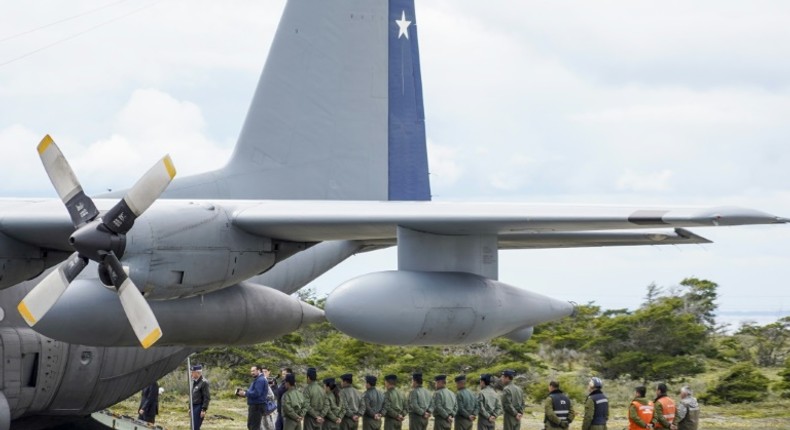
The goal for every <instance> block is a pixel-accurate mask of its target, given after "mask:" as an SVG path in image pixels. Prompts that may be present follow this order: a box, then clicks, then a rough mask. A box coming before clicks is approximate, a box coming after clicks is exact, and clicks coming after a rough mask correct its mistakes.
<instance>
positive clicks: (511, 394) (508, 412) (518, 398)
mask: <svg viewBox="0 0 790 430" xmlns="http://www.w3.org/2000/svg"><path fill="white" fill-rule="evenodd" d="M502 410H504V411H505V423H504V424H505V425H504V426H503V429H504V430H519V429H520V428H521V419H519V418H518V417H517V416H518V415H520V414H523V413H524V393H523V392H522V391H521V388H519V387H517V386H516V384H514V383H513V382H510V383H509V384H507V385H506V386H505V389H504V390H503V391H502Z"/></svg>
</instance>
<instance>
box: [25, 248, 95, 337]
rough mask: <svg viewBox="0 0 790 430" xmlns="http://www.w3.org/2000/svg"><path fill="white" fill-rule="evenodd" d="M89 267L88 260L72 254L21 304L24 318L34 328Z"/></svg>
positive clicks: (31, 291) (28, 294)
mask: <svg viewBox="0 0 790 430" xmlns="http://www.w3.org/2000/svg"><path fill="white" fill-rule="evenodd" d="M87 265H88V259H87V258H84V257H82V256H81V255H79V254H78V253H76V252H75V253H74V254H71V257H69V259H68V260H66V261H65V262H63V263H61V264H60V266H58V268H57V270H53V271H52V273H50V274H49V275H47V277H46V278H44V279H43V280H42V281H41V282H39V283H38V285H36V286H35V287H33V289H32V290H30V292H29V293H27V295H26V296H25V298H24V299H22V301H21V302H19V306H17V309H18V310H19V313H20V314H21V315H22V318H24V319H25V321H26V322H27V323H28V325H30V326H31V327H33V326H34V325H35V324H36V323H37V322H38V321H39V320H40V319H41V318H43V317H44V315H46V313H47V312H49V310H50V309H51V308H52V306H54V305H55V303H56V302H57V301H58V299H59V298H60V296H61V295H63V292H64V291H66V288H67V287H68V286H69V284H70V283H71V281H73V280H74V278H76V277H77V275H79V274H80V272H82V269H84V268H85V266H87Z"/></svg>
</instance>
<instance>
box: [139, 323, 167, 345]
mask: <svg viewBox="0 0 790 430" xmlns="http://www.w3.org/2000/svg"><path fill="white" fill-rule="evenodd" d="M161 337H162V330H161V329H160V328H159V327H157V328H155V329H153V330H152V331H151V333H148V335H147V336H146V337H144V338H143V340H141V341H140V344H141V345H143V349H148V348H150V347H151V345H153V344H154V343H156V341H157V340H159V339H160V338H161Z"/></svg>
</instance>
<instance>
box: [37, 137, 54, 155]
mask: <svg viewBox="0 0 790 430" xmlns="http://www.w3.org/2000/svg"><path fill="white" fill-rule="evenodd" d="M53 143H55V141H54V140H52V138H51V137H50V136H49V135H46V136H44V138H43V139H41V142H39V144H38V153H39V154H43V153H44V151H46V150H47V148H49V145H52V144H53Z"/></svg>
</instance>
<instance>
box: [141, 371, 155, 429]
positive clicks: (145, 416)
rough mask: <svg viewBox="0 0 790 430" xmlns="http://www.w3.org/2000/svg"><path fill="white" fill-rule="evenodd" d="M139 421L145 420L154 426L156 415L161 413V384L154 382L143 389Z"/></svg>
mask: <svg viewBox="0 0 790 430" xmlns="http://www.w3.org/2000/svg"><path fill="white" fill-rule="evenodd" d="M137 412H138V413H139V415H138V416H137V419H138V420H143V421H146V422H149V423H151V424H154V422H155V420H156V414H158V413H159V384H157V383H156V381H154V382H153V383H152V384H151V385H149V386H147V387H145V388H143V392H142V396H141V398H140V410H139V411H137Z"/></svg>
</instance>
